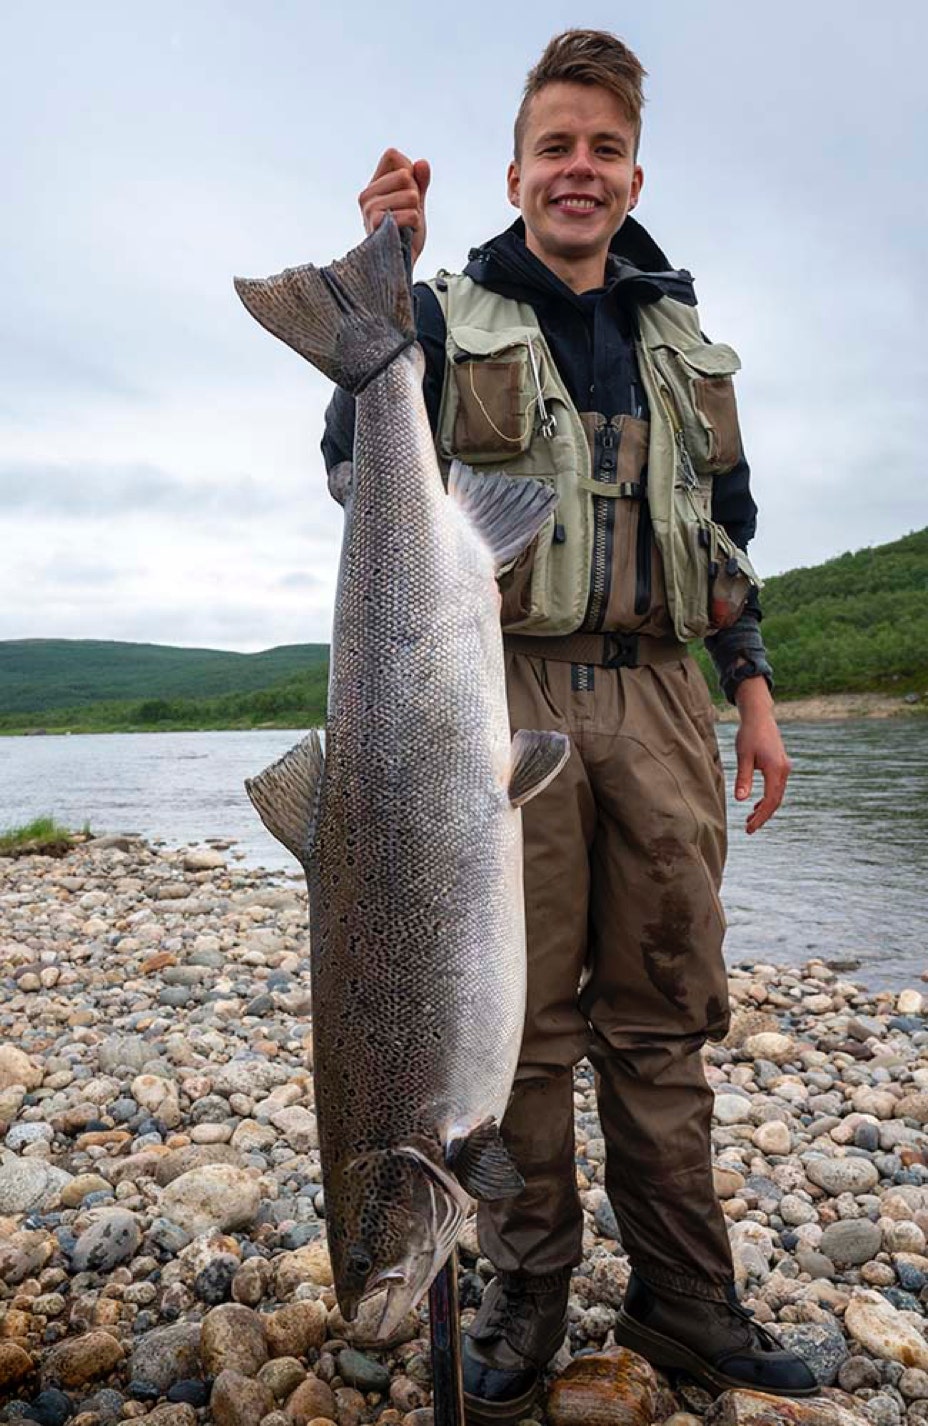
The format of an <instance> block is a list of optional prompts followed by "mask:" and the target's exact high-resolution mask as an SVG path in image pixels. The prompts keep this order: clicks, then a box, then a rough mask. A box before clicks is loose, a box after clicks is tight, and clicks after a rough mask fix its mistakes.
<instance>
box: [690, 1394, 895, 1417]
mask: <svg viewBox="0 0 928 1426" xmlns="http://www.w3.org/2000/svg"><path fill="white" fill-rule="evenodd" d="M703 1420H704V1423H705V1426H873V1418H872V1417H870V1416H868V1415H867V1413H866V1411H865V1410H864V1408H863V1404H862V1403H858V1402H856V1401H855V1400H854V1398H853V1396H846V1395H845V1394H844V1392H840V1391H833V1390H830V1389H828V1388H825V1389H824V1390H823V1391H822V1392H821V1393H820V1395H818V1396H813V1397H811V1398H809V1399H807V1400H805V1401H790V1400H788V1399H787V1398H785V1397H782V1396H768V1395H767V1393H766V1392H760V1391H726V1392H723V1393H722V1395H721V1396H720V1397H719V1398H718V1400H717V1401H715V1402H714V1403H713V1404H712V1405H711V1406H710V1407H709V1409H708V1411H707V1412H706V1414H705V1417H704V1418H703Z"/></svg>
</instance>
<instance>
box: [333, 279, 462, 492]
mask: <svg viewBox="0 0 928 1426" xmlns="http://www.w3.org/2000/svg"><path fill="white" fill-rule="evenodd" d="M413 297H414V298H415V304H416V332H417V334H418V338H419V345H420V347H421V348H422V352H423V355H424V356H425V376H424V378H423V381H422V394H423V396H424V397H425V409H426V413H427V415H428V418H429V425H430V426H431V428H432V431H433V432H434V431H435V430H437V428H438V416H439V412H440V410H441V392H442V386H443V384H444V380H445V318H444V314H443V313H442V310H441V307H440V306H439V304H438V299H437V297H436V296H435V294H434V292H433V291H432V289H431V288H430V287H426V286H425V284H424V283H421V282H417V283H416V285H415V287H414V288H413ZM353 452H354V397H353V396H351V395H350V394H349V393H348V392H347V391H342V389H341V387H336V390H335V393H334V395H333V397H332V400H331V401H330V402H329V404H328V407H327V409H326V413H325V430H324V432H323V435H322V458H323V460H324V461H325V468H326V471H330V470H331V469H332V468H333V466H336V465H339V464H341V462H342V461H346V460H351V458H352V454H353Z"/></svg>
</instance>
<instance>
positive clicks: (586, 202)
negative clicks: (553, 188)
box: [555, 198, 597, 208]
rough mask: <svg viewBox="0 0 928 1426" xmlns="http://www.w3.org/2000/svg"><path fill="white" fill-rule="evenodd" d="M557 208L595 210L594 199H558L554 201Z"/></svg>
mask: <svg viewBox="0 0 928 1426" xmlns="http://www.w3.org/2000/svg"><path fill="white" fill-rule="evenodd" d="M555 201H556V203H557V205H558V207H559V208H595V207H597V203H596V199H595V198H558V199H556V200H555Z"/></svg>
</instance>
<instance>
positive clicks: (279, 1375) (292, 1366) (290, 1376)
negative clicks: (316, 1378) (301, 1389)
mask: <svg viewBox="0 0 928 1426" xmlns="http://www.w3.org/2000/svg"><path fill="white" fill-rule="evenodd" d="M306 1375H307V1373H306V1368H305V1367H304V1366H303V1365H302V1364H301V1363H300V1362H298V1361H297V1360H296V1358H295V1357H275V1358H273V1359H272V1360H271V1361H269V1362H265V1364H264V1366H263V1367H262V1368H261V1370H260V1371H259V1372H258V1380H259V1381H263V1382H264V1384H265V1386H267V1387H269V1388H270V1390H271V1394H272V1395H273V1397H274V1400H275V1401H286V1400H287V1397H288V1396H290V1395H291V1394H292V1393H293V1392H294V1391H296V1389H297V1387H298V1386H299V1385H300V1382H302V1381H305V1380H306Z"/></svg>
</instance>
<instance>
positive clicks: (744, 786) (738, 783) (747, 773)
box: [735, 754, 754, 802]
mask: <svg viewBox="0 0 928 1426" xmlns="http://www.w3.org/2000/svg"><path fill="white" fill-rule="evenodd" d="M753 786H754V760H753V758H751V757H748V756H747V755H744V754H742V755H741V756H740V757H739V758H738V771H737V772H736V773H735V797H736V798H737V799H738V801H739V802H744V800H745V799H746V798H748V797H750V795H751V788H752V787H753Z"/></svg>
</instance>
